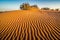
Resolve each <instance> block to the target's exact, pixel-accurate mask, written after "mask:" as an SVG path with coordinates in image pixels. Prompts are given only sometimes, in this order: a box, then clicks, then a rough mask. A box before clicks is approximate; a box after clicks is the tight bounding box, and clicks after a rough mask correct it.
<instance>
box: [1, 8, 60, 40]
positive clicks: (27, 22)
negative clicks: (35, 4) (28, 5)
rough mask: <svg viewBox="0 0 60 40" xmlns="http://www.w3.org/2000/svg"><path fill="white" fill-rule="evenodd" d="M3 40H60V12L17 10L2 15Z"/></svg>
mask: <svg viewBox="0 0 60 40" xmlns="http://www.w3.org/2000/svg"><path fill="white" fill-rule="evenodd" d="M0 39H1V40H60V12H59V11H46V10H38V9H31V10H15V11H10V12H4V13H0Z"/></svg>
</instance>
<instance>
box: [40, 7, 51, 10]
mask: <svg viewBox="0 0 60 40" xmlns="http://www.w3.org/2000/svg"><path fill="white" fill-rule="evenodd" d="M41 9H42V10H50V8H47V7H46V8H41Z"/></svg>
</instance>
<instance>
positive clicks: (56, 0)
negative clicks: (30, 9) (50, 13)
mask: <svg viewBox="0 0 60 40" xmlns="http://www.w3.org/2000/svg"><path fill="white" fill-rule="evenodd" d="M22 3H29V4H30V5H33V4H36V5H38V6H39V8H41V7H49V8H60V0H0V11H7V10H18V9H19V7H20V5H21V4H22Z"/></svg>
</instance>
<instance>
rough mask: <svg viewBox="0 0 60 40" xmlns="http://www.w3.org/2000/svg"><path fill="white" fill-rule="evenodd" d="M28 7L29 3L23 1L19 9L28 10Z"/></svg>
mask: <svg viewBox="0 0 60 40" xmlns="http://www.w3.org/2000/svg"><path fill="white" fill-rule="evenodd" d="M29 7H30V5H29V4H28V3H23V4H22V5H20V9H22V10H28V9H29Z"/></svg>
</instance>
